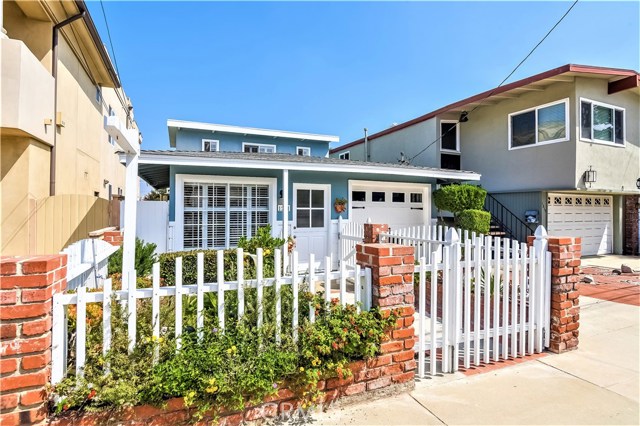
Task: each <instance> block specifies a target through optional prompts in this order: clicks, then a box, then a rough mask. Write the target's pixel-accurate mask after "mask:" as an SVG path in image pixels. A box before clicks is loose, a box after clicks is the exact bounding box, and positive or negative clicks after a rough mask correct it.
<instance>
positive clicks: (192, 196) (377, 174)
mask: <svg viewBox="0 0 640 426" xmlns="http://www.w3.org/2000/svg"><path fill="white" fill-rule="evenodd" d="M167 124H168V128H169V140H170V146H171V147H172V148H174V150H168V151H144V150H143V151H142V153H141V154H140V159H139V175H140V177H141V178H142V179H144V180H145V181H146V182H148V183H149V184H150V185H151V186H153V187H154V188H156V189H159V188H170V194H171V195H170V205H169V224H170V229H171V231H170V235H169V239H170V240H171V241H170V243H169V244H168V247H167V250H170V251H176V250H190V249H199V248H206V249H219V248H232V247H235V246H236V245H237V243H238V240H239V238H240V237H241V236H247V237H251V236H253V235H255V232H256V230H257V229H258V228H259V227H262V226H265V225H271V226H272V231H273V235H274V236H282V237H285V238H286V237H288V236H293V237H295V239H296V246H297V249H298V251H299V254H300V260H301V263H303V264H305V263H306V262H308V255H309V253H314V254H315V256H316V259H317V262H318V263H317V265H316V267H320V265H323V264H324V263H322V259H323V258H324V257H325V256H332V259H333V264H334V266H335V265H336V264H337V261H338V259H337V258H336V257H335V254H336V252H337V250H336V248H337V244H338V242H337V237H338V219H339V217H340V216H341V220H344V221H349V220H351V221H356V222H360V223H364V222H365V221H366V220H368V219H371V220H372V221H374V222H384V223H389V224H391V225H392V226H404V225H414V224H425V223H429V222H430V217H431V213H430V206H431V201H430V200H431V185H432V184H434V183H435V182H436V180H437V179H441V180H445V181H452V182H453V181H477V180H479V178H480V176H479V175H478V174H477V173H473V172H465V171H459V170H444V169H439V168H434V167H423V166H405V165H400V164H382V163H380V164H376V163H366V162H357V161H344V160H339V159H335V158H330V157H329V144H330V143H331V142H337V141H338V137H336V136H330V135H319V134H311V133H299V132H290V131H281V130H267V129H256V128H250V127H238V126H228V125H220V124H210V123H195V122H188V121H178V120H169V121H168V123H167ZM336 198H348V199H349V200H350V201H349V203H348V205H347V208H346V210H345V211H342V212H338V209H336V208H335V206H334V204H335V200H336Z"/></svg>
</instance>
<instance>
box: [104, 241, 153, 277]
mask: <svg viewBox="0 0 640 426" xmlns="http://www.w3.org/2000/svg"><path fill="white" fill-rule="evenodd" d="M156 258H157V256H156V245H155V244H154V243H145V242H144V241H143V240H141V239H139V238H136V259H135V268H136V274H137V275H138V276H139V277H146V276H147V275H149V274H151V268H152V267H153V264H154V263H155V262H156ZM108 272H109V275H111V274H116V273H119V272H122V246H120V248H119V249H118V251H116V252H115V253H113V254H112V255H111V257H110V258H109V266H108Z"/></svg>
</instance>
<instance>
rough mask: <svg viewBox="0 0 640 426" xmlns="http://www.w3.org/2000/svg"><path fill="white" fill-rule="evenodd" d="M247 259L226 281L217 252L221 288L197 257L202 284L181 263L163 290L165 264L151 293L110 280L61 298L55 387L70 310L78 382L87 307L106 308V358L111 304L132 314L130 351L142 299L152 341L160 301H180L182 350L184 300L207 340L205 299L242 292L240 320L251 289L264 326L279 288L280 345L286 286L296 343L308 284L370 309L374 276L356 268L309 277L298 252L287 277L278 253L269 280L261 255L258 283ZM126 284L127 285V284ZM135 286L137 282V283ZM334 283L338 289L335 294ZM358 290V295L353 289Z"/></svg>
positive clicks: (56, 311) (156, 271)
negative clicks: (268, 298) (302, 292)
mask: <svg viewBox="0 0 640 426" xmlns="http://www.w3.org/2000/svg"><path fill="white" fill-rule="evenodd" d="M244 257H245V255H244V253H243V250H242V249H237V259H238V261H237V279H236V280H235V281H225V280H224V270H225V264H224V252H223V251H222V250H220V251H218V252H217V262H216V264H217V271H216V276H217V280H216V282H204V276H205V274H204V254H203V253H198V254H197V279H196V282H195V283H184V282H183V274H182V270H183V269H182V258H181V257H178V258H176V273H175V285H174V286H167V287H160V264H159V263H156V264H154V265H153V274H152V282H153V286H152V287H151V288H139V289H128V290H119V291H112V283H111V280H110V279H109V280H105V282H104V287H103V288H102V289H101V291H97V292H87V289H86V287H85V286H80V287H78V289H77V293H75V294H57V295H55V296H54V298H53V332H52V358H51V359H52V372H51V380H52V382H53V383H54V384H55V383H58V382H59V381H61V380H62V379H63V378H64V377H65V376H66V375H67V364H68V361H67V350H68V347H67V344H68V342H67V335H68V330H67V324H68V317H67V314H66V307H68V306H69V305H76V307H77V310H76V312H77V314H76V315H77V319H76V325H77V329H76V339H75V345H76V346H75V354H76V360H75V372H76V375H77V376H82V374H83V370H84V366H85V361H86V339H87V323H86V318H87V304H88V303H101V304H102V325H103V338H102V340H103V345H102V350H103V353H104V354H106V353H107V351H108V350H109V348H110V347H111V336H112V330H111V312H112V306H111V304H112V300H115V301H117V302H120V303H123V304H126V307H127V313H128V337H129V349H130V350H132V349H133V347H134V345H135V342H136V321H137V316H136V303H135V301H136V300H137V299H151V301H152V302H151V303H152V326H153V336H154V337H159V336H160V330H161V325H162V324H160V299H161V298H163V297H174V298H175V304H174V306H175V319H174V325H175V332H176V339H177V343H178V347H179V345H180V336H181V333H182V329H183V312H182V303H183V300H182V297H176V296H180V295H183V296H191V297H195V298H196V305H197V307H196V324H197V326H196V329H197V332H198V333H199V334H198V335H199V336H201V335H202V329H203V326H204V315H203V312H204V294H205V293H210V292H214V293H217V294H218V301H224V293H225V292H226V291H237V298H238V317H239V318H241V317H242V316H243V315H244V311H245V300H244V291H245V290H246V289H248V288H255V289H257V307H258V310H257V322H258V325H261V323H262V321H263V316H264V313H263V312H262V303H261V302H262V298H263V291H264V289H265V288H266V287H275V290H276V306H275V311H276V312H275V316H276V331H275V333H276V336H275V337H276V340H278V341H279V339H280V333H281V327H282V304H281V301H282V300H281V295H280V288H281V287H282V286H291V289H292V293H293V303H292V309H293V312H292V314H293V315H292V324H291V325H292V330H293V331H292V333H293V338H294V339H297V326H298V322H299V320H300V318H299V312H298V296H299V294H298V292H299V288H300V286H301V285H302V283H303V282H305V283H306V284H307V285H308V288H309V291H311V292H312V293H315V292H316V291H318V290H320V289H326V288H327V284H328V288H329V289H330V291H324V295H325V299H326V301H330V300H331V299H332V298H338V299H339V300H340V303H342V304H347V303H351V304H354V303H359V304H361V305H362V307H363V309H366V310H368V309H369V308H370V307H371V271H370V270H369V269H367V270H363V269H361V268H360V266H358V265H356V266H355V268H354V269H353V270H347V269H346V268H345V266H344V265H343V266H342V267H341V269H340V270H339V271H336V272H332V271H331V267H330V266H331V258H330V257H326V258H325V263H324V271H323V272H322V273H316V271H315V270H314V269H313V268H312V269H310V270H307V272H306V273H302V274H301V273H299V272H298V271H299V268H298V253H297V252H296V251H294V252H293V253H292V254H291V258H292V262H291V263H292V266H293V267H292V268H291V271H292V273H291V274H290V275H283V273H282V271H283V268H282V253H281V251H280V250H277V251H275V259H274V263H275V276H274V277H264V268H263V266H264V262H263V260H264V259H263V251H262V249H258V250H257V254H256V271H257V272H256V275H257V277H256V279H250V280H245V279H244V263H243V259H244ZM309 263H310V264H311V265H313V264H314V255H313V254H310V262H309ZM123 282H126V281H123ZM133 282H134V283H135V280H133ZM331 283H333V284H334V287H337V288H335V289H331ZM350 286H353V289H349V287H350ZM314 313H315V310H314V309H310V310H309V320H311V321H314ZM217 314H218V327H219V328H220V329H224V328H225V307H224V303H218V306H217Z"/></svg>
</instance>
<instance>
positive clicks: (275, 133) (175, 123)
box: [167, 119, 340, 142]
mask: <svg viewBox="0 0 640 426" xmlns="http://www.w3.org/2000/svg"><path fill="white" fill-rule="evenodd" d="M167 127H169V128H175V129H192V130H207V131H211V132H223V133H240V134H244V135H256V136H269V137H274V138H289V139H300V140H310V141H321V142H340V138H339V137H338V136H333V135H322V134H317V133H300V132H290V131H287V130H272V129H259V128H255V127H241V126H230V125H228V124H214V123H201V122H196V121H182V120H173V119H169V120H167Z"/></svg>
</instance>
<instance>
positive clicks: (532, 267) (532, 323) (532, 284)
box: [527, 247, 537, 354]
mask: <svg viewBox="0 0 640 426" xmlns="http://www.w3.org/2000/svg"><path fill="white" fill-rule="evenodd" d="M529 255H530V258H529V318H528V322H529V335H528V336H527V337H528V342H527V343H528V345H529V348H528V350H527V353H528V354H532V353H535V347H534V344H535V340H536V339H535V327H536V319H535V317H536V309H537V303H536V302H537V301H536V298H537V294H536V291H537V289H536V275H537V274H536V262H537V259H536V258H537V256H536V251H535V250H534V248H533V247H530V248H529Z"/></svg>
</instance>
